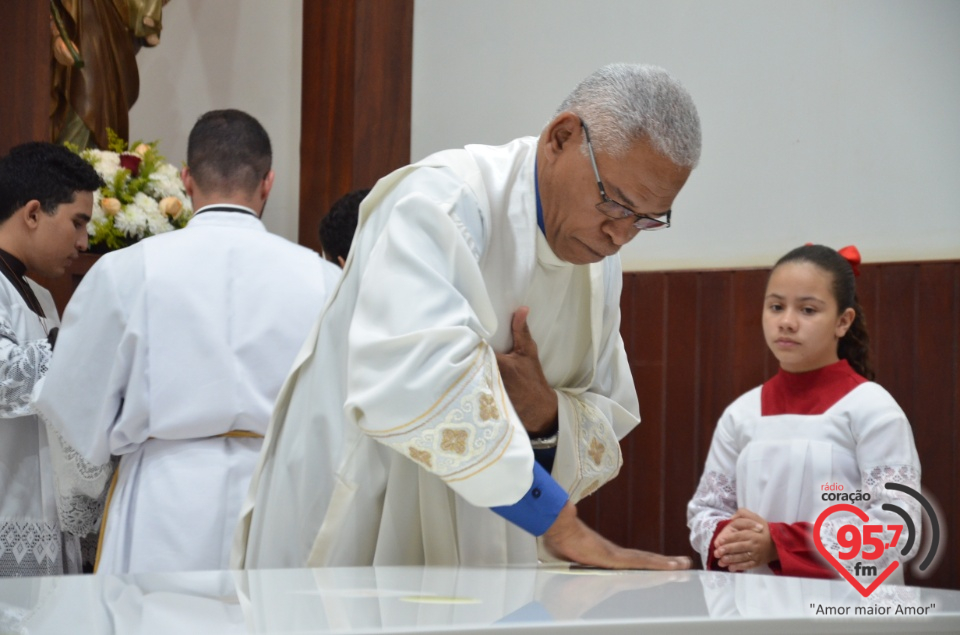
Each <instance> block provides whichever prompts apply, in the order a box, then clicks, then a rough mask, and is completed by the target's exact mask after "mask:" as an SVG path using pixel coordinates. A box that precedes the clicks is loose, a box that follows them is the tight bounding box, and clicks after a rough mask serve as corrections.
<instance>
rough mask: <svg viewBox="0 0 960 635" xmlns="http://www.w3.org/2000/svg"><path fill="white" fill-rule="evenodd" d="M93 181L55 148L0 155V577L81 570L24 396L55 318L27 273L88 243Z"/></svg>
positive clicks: (59, 262) (41, 434)
mask: <svg viewBox="0 0 960 635" xmlns="http://www.w3.org/2000/svg"><path fill="white" fill-rule="evenodd" d="M102 185H103V182H102V181H101V180H100V177H99V176H98V175H97V173H96V171H95V170H94V169H93V168H92V167H91V166H90V165H89V164H87V163H86V162H85V161H84V160H83V159H81V158H80V157H79V156H77V155H76V154H74V153H73V152H71V151H70V150H67V149H66V148H64V147H62V146H57V145H54V144H50V143H27V144H23V145H20V146H17V147H15V148H13V149H12V150H11V151H10V154H8V155H7V156H5V157H3V158H2V159H0V273H2V274H3V275H2V276H0V576H34V575H53V574H60V573H73V572H79V570H80V557H79V556H80V546H79V541H78V538H77V537H76V536H72V535H69V534H63V533H62V532H61V530H60V523H59V521H58V519H57V508H56V503H55V498H56V497H55V495H54V488H53V472H52V470H51V467H50V463H49V458H48V457H49V453H50V443H49V442H48V438H47V431H46V428H45V426H43V425H41V424H40V421H39V419H38V417H37V414H36V410H35V409H34V407H33V405H32V404H31V400H30V398H31V394H32V393H33V392H34V387H35V386H36V385H37V383H38V382H39V381H40V379H41V378H42V377H43V375H44V374H45V373H46V370H47V367H48V365H49V363H50V357H51V354H52V352H53V345H54V342H55V340H56V333H57V327H58V326H59V324H60V320H59V316H58V315H57V309H56V307H55V306H54V304H53V298H52V297H51V296H50V293H49V292H48V291H47V290H46V289H44V288H43V287H41V286H40V285H38V284H37V283H36V282H34V281H33V280H31V279H30V278H28V277H27V276H26V273H27V271H30V272H36V273H38V274H41V275H44V276H47V277H57V276H60V275H62V274H63V273H64V271H66V269H67V267H69V265H70V262H71V261H72V260H73V259H75V258H76V257H77V256H78V255H79V252H80V251H83V250H85V249H86V248H87V222H89V220H90V214H91V211H92V208H93V192H94V191H95V190H97V189H98V188H99V187H100V186H102Z"/></svg>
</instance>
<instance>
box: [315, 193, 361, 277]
mask: <svg viewBox="0 0 960 635" xmlns="http://www.w3.org/2000/svg"><path fill="white" fill-rule="evenodd" d="M369 193H370V189H369V188H367V189H362V190H354V191H353V192H350V193H348V194H344V195H343V196H341V197H340V198H338V199H337V200H336V202H335V203H334V204H333V205H331V206H330V211H329V212H327V215H326V216H324V217H323V219H322V220H321V221H320V246H321V247H322V248H323V257H324V258H326V259H327V260H329V261H330V262H332V263H334V264H338V265H340V268H341V269H343V265H344V263H346V261H347V254H349V253H350V244H351V243H352V242H353V234H354V232H356V231H357V217H358V216H359V214H360V203H361V201H363V199H364V198H366V196H367V194H369Z"/></svg>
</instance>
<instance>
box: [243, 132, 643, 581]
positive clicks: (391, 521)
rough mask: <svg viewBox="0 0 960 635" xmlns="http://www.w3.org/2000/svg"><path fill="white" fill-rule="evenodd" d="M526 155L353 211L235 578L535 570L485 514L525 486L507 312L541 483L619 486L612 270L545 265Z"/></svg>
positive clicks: (496, 151)
mask: <svg viewBox="0 0 960 635" xmlns="http://www.w3.org/2000/svg"><path fill="white" fill-rule="evenodd" d="M536 144H537V140H536V139H535V138H532V137H528V138H523V139H518V140H516V141H514V142H512V143H510V144H508V145H505V146H500V147H489V146H467V148H466V149H465V150H452V151H447V152H442V153H438V154H436V155H433V156H431V157H428V158H427V159H424V160H423V161H422V162H420V163H419V164H415V165H413V166H408V167H406V168H403V169H401V170H398V171H396V172H394V173H393V174H391V175H389V176H387V177H385V178H384V179H381V181H380V182H379V183H378V184H377V186H376V187H375V188H374V189H373V191H372V192H371V193H370V195H368V196H367V198H366V199H365V200H364V202H363V204H362V205H361V213H360V225H359V227H358V232H357V235H356V237H355V239H354V245H353V248H352V249H351V252H350V256H349V258H348V259H347V263H346V267H345V271H344V277H343V278H342V280H341V283H340V285H339V287H338V288H337V290H336V291H335V293H334V296H333V298H332V299H331V302H330V304H329V305H328V307H327V309H326V311H325V314H324V316H323V317H322V318H321V320H320V322H319V323H318V325H317V326H316V327H315V328H314V331H313V333H312V334H311V336H310V337H309V338H308V340H307V342H306V343H305V345H304V348H303V350H302V351H301V353H300V355H299V356H298V360H297V362H296V364H295V367H294V370H293V372H292V374H291V375H290V377H289V379H288V380H287V383H286V384H285V385H284V388H283V390H282V391H281V395H280V397H279V398H278V402H277V408H276V410H275V412H274V417H273V420H272V422H271V427H270V431H269V433H268V435H267V440H266V441H265V446H264V447H265V451H264V453H263V455H262V456H261V462H260V465H259V466H258V469H257V472H256V473H255V475H254V480H253V482H252V484H251V492H250V495H249V496H248V500H247V504H246V506H245V508H244V517H243V519H242V522H241V525H240V528H239V531H238V534H237V540H236V544H235V548H234V554H233V558H232V560H231V563H232V564H233V565H235V566H246V567H248V568H262V567H278V566H287V567H289V566H304V565H310V566H324V565H329V566H333V565H369V564H377V565H390V564H428V565H434V564H436V565H441V564H442V565H481V564H482V565H494V564H501V563H519V562H526V563H529V562H536V561H537V559H538V557H539V555H542V554H538V545H537V540H536V539H535V538H534V537H533V536H532V535H530V534H528V533H526V532H524V531H523V530H521V529H520V528H518V527H516V526H513V525H511V524H509V523H508V522H507V521H505V520H503V519H502V518H501V517H500V516H498V515H496V514H495V513H494V512H492V511H490V510H489V509H487V508H488V507H493V506H501V505H510V504H513V503H515V502H517V501H518V500H519V499H520V498H521V497H522V496H523V495H524V494H525V493H526V492H527V490H528V489H529V488H530V486H531V482H532V466H533V453H532V450H531V447H530V442H529V439H528V437H527V434H526V432H525V430H524V428H523V426H522V425H521V423H520V421H519V420H518V417H517V415H516V413H515V412H514V409H513V407H512V405H511V404H510V402H509V399H508V398H507V396H506V393H505V390H504V388H503V385H502V382H501V379H500V374H499V370H498V368H497V362H496V357H495V351H500V352H506V351H509V350H510V349H511V347H512V333H511V318H512V315H513V313H514V312H515V311H516V310H517V309H518V308H519V307H520V306H524V305H527V306H530V308H531V310H530V316H529V320H528V323H529V326H530V331H531V334H532V336H533V338H534V339H535V340H536V342H537V344H538V349H539V354H540V362H541V364H542V367H543V371H544V374H545V376H546V378H547V381H548V382H549V383H550V384H551V385H552V386H554V388H555V390H556V391H557V394H558V401H559V443H558V446H557V456H556V460H555V463H554V467H553V472H552V474H553V477H554V478H555V479H556V480H557V481H558V482H559V483H560V485H562V486H563V487H564V488H565V489H566V490H567V491H568V492H569V493H570V495H571V498H572V500H573V501H577V500H579V499H580V498H582V497H584V496H586V495H588V494H590V493H591V492H593V491H594V490H596V488H598V487H599V486H600V485H602V484H603V483H605V482H607V481H609V480H610V479H612V478H613V477H614V476H616V474H617V472H618V471H619V468H620V465H621V455H620V448H619V439H620V438H622V437H623V436H624V435H625V434H627V432H629V431H630V430H631V429H632V428H633V427H634V426H636V425H637V423H639V406H638V403H637V397H636V391H635V389H634V385H633V379H632V376H631V374H630V369H629V365H628V363H627V359H626V354H625V351H624V348H623V343H622V340H621V339H620V334H619V327H620V308H619V300H620V290H621V286H622V273H621V269H620V261H619V258H618V257H612V258H607V259H605V260H604V261H602V262H600V263H597V264H594V265H589V266H574V265H570V264H568V263H564V262H562V261H560V260H559V259H558V258H557V257H556V256H555V255H554V254H553V253H552V252H551V250H550V248H549V246H548V245H547V243H546V241H545V240H544V239H543V238H542V236H541V235H540V234H541V233H540V230H539V228H538V227H537V219H536V199H535V191H534V160H535V155H536ZM588 211H589V210H588ZM341 406H342V407H341Z"/></svg>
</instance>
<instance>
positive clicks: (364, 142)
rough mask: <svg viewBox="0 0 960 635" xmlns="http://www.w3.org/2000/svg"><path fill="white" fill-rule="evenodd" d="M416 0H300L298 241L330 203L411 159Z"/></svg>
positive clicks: (306, 240) (312, 234) (315, 245)
mask: <svg viewBox="0 0 960 635" xmlns="http://www.w3.org/2000/svg"><path fill="white" fill-rule="evenodd" d="M412 64H413V0H323V1H322V2H321V1H316V0H305V1H304V3H303V93H302V98H301V99H302V112H301V116H300V117H301V119H300V161H301V164H300V231H299V242H300V244H302V245H305V246H307V247H310V248H312V249H317V250H319V248H320V241H319V239H318V237H317V228H318V226H319V223H320V219H321V218H322V217H323V216H324V215H325V214H326V213H327V210H328V209H329V207H330V204H331V203H333V201H335V200H336V199H338V198H340V197H341V196H342V195H344V194H346V193H347V192H349V191H351V190H354V189H357V188H361V187H371V186H372V185H373V184H374V183H376V181H377V179H379V178H380V177H381V176H384V175H385V174H388V173H389V172H391V171H392V170H394V169H396V168H398V167H402V166H403V165H406V164H407V163H409V162H410V100H411V79H412V70H411V69H412Z"/></svg>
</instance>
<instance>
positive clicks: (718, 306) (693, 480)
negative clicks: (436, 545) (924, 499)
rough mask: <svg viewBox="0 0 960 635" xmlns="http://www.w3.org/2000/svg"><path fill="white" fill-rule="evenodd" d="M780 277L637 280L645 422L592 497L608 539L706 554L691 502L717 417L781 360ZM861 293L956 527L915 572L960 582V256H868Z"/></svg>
mask: <svg viewBox="0 0 960 635" xmlns="http://www.w3.org/2000/svg"><path fill="white" fill-rule="evenodd" d="M767 275H768V270H766V269H743V270H730V271H702V272H649V273H646V272H634V273H627V274H625V275H624V290H623V296H622V301H621V311H622V314H623V320H622V324H621V333H622V335H623V339H624V343H625V345H626V348H627V353H628V356H629V358H630V363H631V368H632V370H633V373H634V381H635V383H636V386H637V393H638V395H639V398H640V412H641V416H642V418H643V422H642V423H641V424H640V427H639V428H638V429H637V430H635V431H634V432H633V433H631V434H630V435H629V436H628V437H627V438H626V439H625V440H624V442H623V444H622V448H623V454H624V462H625V465H624V469H623V470H622V471H621V475H620V476H619V477H618V478H617V479H616V480H615V481H614V482H613V483H611V484H610V485H609V486H607V487H604V488H603V489H601V490H600V491H599V492H598V493H597V494H596V495H594V496H592V497H591V498H589V499H587V500H586V501H583V502H582V503H581V504H580V509H581V510H583V512H584V513H583V517H584V519H585V520H586V521H587V522H589V523H591V524H592V525H593V526H595V527H596V528H597V529H599V530H600V531H601V532H602V533H604V534H605V535H608V536H610V537H611V538H614V539H615V540H623V539H624V538H626V544H628V545H630V546H634V547H637V548H641V549H649V550H654V551H659V552H663V553H668V554H674V555H676V554H686V555H689V556H691V557H693V558H694V561H695V562H698V563H699V556H697V554H695V553H694V552H693V550H692V549H691V548H690V545H689V541H688V530H687V528H686V504H687V501H688V500H689V499H690V497H691V496H692V494H693V492H694V490H695V489H696V485H697V482H698V481H699V477H700V473H701V471H702V469H703V463H704V461H705V459H706V454H707V451H708V449H709V443H710V439H711V437H712V435H713V430H714V428H715V426H716V421H717V419H718V418H719V416H720V414H721V413H722V412H723V409H724V408H725V407H726V406H727V405H728V404H729V403H730V402H732V401H733V400H734V399H735V398H736V397H738V396H739V395H741V394H742V393H744V392H746V391H747V390H749V389H750V388H753V387H754V386H756V385H759V384H760V383H762V382H763V381H764V380H765V379H767V378H768V377H770V376H772V375H773V374H774V373H775V372H776V369H777V363H776V359H775V358H774V357H773V356H772V354H770V353H769V351H768V350H767V347H766V344H765V343H764V340H763V335H762V329H761V306H762V298H763V291H764V288H765V285H766V279H767ZM858 289H859V294H860V300H861V304H862V305H863V309H864V313H865V315H866V316H867V322H868V328H869V330H870V336H871V356H872V358H873V361H874V365H875V368H876V371H877V381H878V383H880V384H881V385H882V386H884V387H885V388H886V389H887V390H888V391H889V392H890V393H891V394H892V395H893V396H894V398H895V399H896V400H897V402H898V403H899V404H900V406H901V407H902V408H903V409H904V411H905V412H906V414H907V416H908V418H909V419H910V422H911V425H912V426H913V430H914V437H915V439H916V443H917V451H918V453H919V455H920V461H921V465H922V467H923V479H922V481H923V489H924V492H925V493H926V494H928V495H930V496H931V497H932V498H933V499H935V500H936V501H938V503H939V510H940V514H941V515H940V517H939V520H940V524H941V532H943V534H944V535H945V540H943V541H942V543H941V550H942V551H943V556H942V559H941V560H940V564H939V566H938V568H937V569H936V571H934V572H933V573H932V575H931V576H929V577H926V578H917V577H914V576H913V575H910V574H908V580H909V581H911V582H912V583H916V584H920V585H925V586H934V587H944V588H954V589H957V588H960V573H958V572H960V546H958V545H957V544H956V543H957V539H956V536H955V535H954V534H955V532H956V531H957V529H956V528H957V527H958V526H960V514H958V509H960V459H958V458H957V457H958V456H960V432H958V431H960V370H958V369H960V262H924V263H896V264H875V265H864V266H863V267H862V275H861V277H860V278H859V280H858ZM657 314H659V315H661V316H662V319H655V315H657ZM631 463H632V464H635V465H633V466H631V465H630V464H631ZM922 555H926V551H923V552H922Z"/></svg>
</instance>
